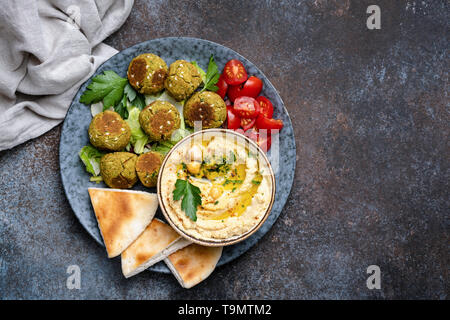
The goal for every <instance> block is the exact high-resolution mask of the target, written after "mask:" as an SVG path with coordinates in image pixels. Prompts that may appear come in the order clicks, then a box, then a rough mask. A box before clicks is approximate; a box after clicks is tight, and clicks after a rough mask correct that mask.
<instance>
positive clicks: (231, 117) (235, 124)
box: [227, 106, 241, 129]
mask: <svg viewBox="0 0 450 320" xmlns="http://www.w3.org/2000/svg"><path fill="white" fill-rule="evenodd" d="M240 127H241V118H239V117H238V116H237V115H235V114H234V111H233V107H231V106H227V128H228V129H238V128H240Z"/></svg>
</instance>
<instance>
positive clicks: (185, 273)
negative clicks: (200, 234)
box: [164, 243, 223, 289]
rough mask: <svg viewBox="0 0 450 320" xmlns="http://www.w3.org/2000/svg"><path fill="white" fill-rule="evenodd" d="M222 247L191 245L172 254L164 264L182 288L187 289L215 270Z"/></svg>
mask: <svg viewBox="0 0 450 320" xmlns="http://www.w3.org/2000/svg"><path fill="white" fill-rule="evenodd" d="M222 249H223V247H205V246H200V245H198V244H195V243H194V244H191V245H189V246H187V247H185V248H183V249H181V250H178V251H177V252H175V253H172V254H171V255H170V256H168V257H167V258H166V259H164V262H165V263H166V265H167V266H168V267H169V269H170V271H172V273H173V274H174V276H175V278H177V280H178V282H179V283H180V284H181V286H182V287H183V288H186V289H189V288H192V287H193V286H195V285H197V284H199V283H200V282H202V281H203V280H205V279H206V278H207V277H208V276H209V275H210V274H211V273H212V272H213V271H214V269H215V267H216V265H217V262H218V261H219V259H220V257H221V256H222Z"/></svg>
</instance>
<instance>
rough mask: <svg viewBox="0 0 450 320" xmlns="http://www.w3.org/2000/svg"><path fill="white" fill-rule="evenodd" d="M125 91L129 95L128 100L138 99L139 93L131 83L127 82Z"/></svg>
mask: <svg viewBox="0 0 450 320" xmlns="http://www.w3.org/2000/svg"><path fill="white" fill-rule="evenodd" d="M123 93H125V94H126V95H127V97H128V100H130V101H131V102H132V101H133V100H134V99H136V96H137V93H136V91H135V90H134V89H133V87H132V86H131V85H130V84H129V83H127V84H126V85H125V87H124V88H123Z"/></svg>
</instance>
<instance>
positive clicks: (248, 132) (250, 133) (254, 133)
mask: <svg viewBox="0 0 450 320" xmlns="http://www.w3.org/2000/svg"><path fill="white" fill-rule="evenodd" d="M244 135H245V136H246V137H247V138H250V139H252V140H253V141H255V142H258V131H256V129H255V128H254V127H253V128H250V129H247V130H246V131H245V133H244Z"/></svg>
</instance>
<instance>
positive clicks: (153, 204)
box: [88, 188, 158, 258]
mask: <svg viewBox="0 0 450 320" xmlns="http://www.w3.org/2000/svg"><path fill="white" fill-rule="evenodd" d="M88 190H89V195H90V197H91V203H92V207H93V208H94V212H95V216H96V218H97V222H98V226H99V228H100V233H101V234H102V237H103V241H104V243H105V246H106V251H107V252H108V257H109V258H114V257H116V256H118V255H119V254H120V253H121V252H122V251H123V250H125V249H126V248H127V247H128V246H129V245H130V244H131V243H132V242H133V241H134V240H136V239H137V237H139V235H140V234H141V233H142V232H143V231H144V230H145V228H146V227H147V226H148V225H149V224H150V222H151V221H152V219H153V217H154V215H155V212H156V209H157V208H158V197H157V195H156V194H154V193H148V192H142V191H131V190H120V189H106V188H89V189H88Z"/></svg>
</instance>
